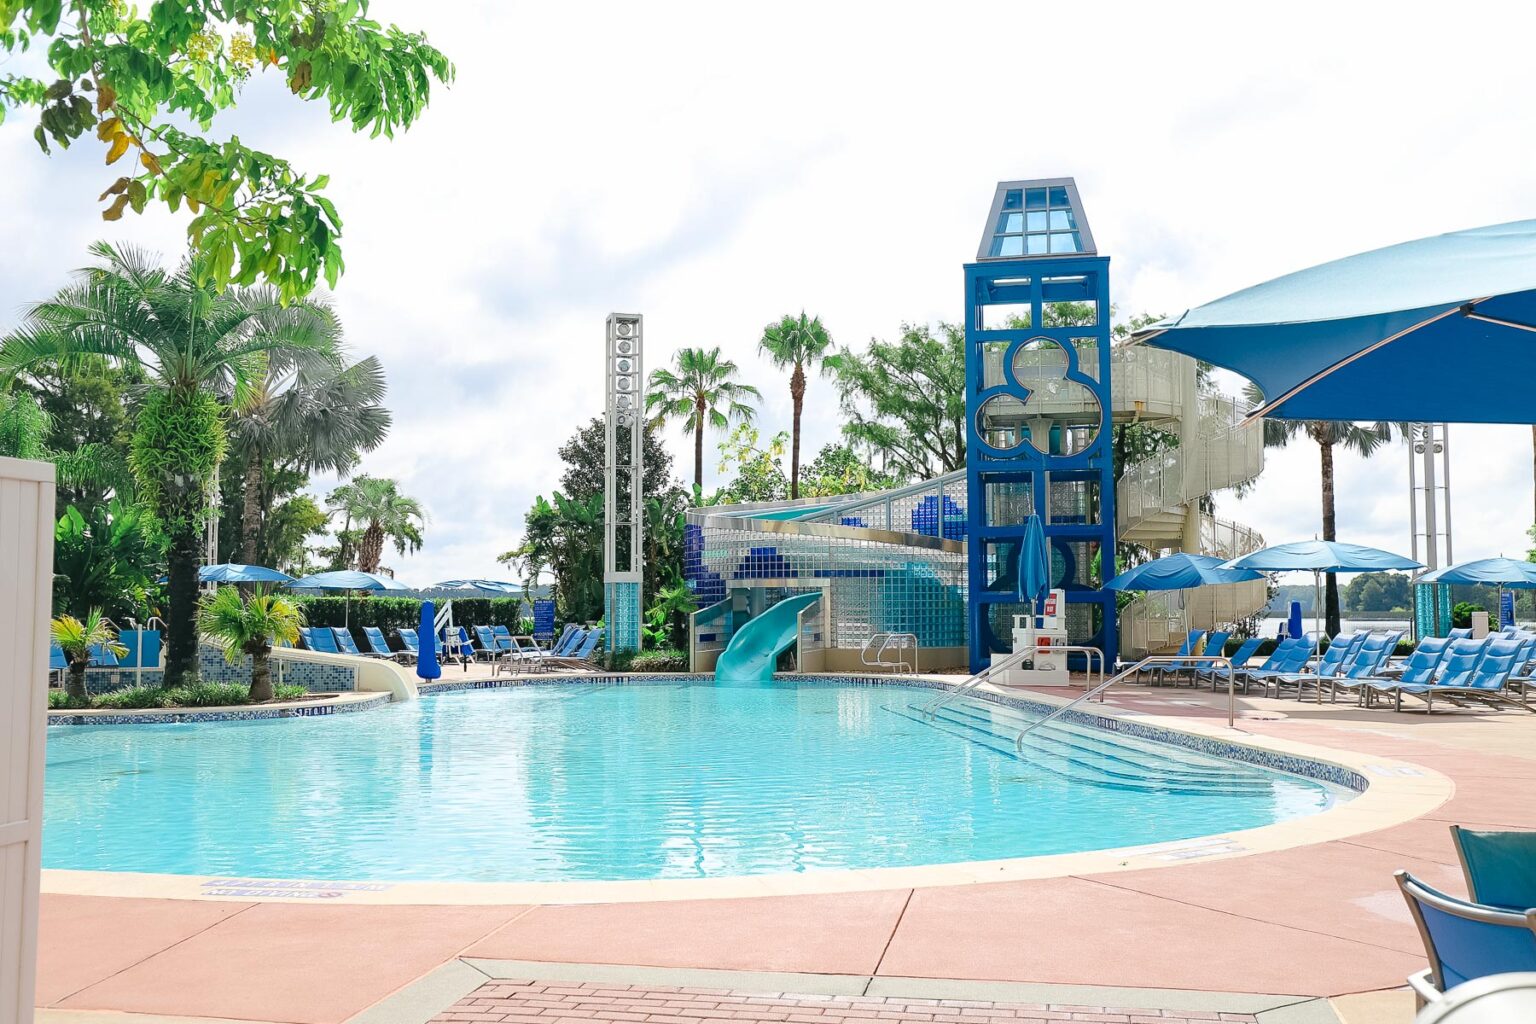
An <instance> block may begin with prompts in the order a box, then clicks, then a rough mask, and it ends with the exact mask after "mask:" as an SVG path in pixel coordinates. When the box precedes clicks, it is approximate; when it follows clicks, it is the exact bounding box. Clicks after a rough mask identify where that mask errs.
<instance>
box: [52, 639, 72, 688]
mask: <svg viewBox="0 0 1536 1024" xmlns="http://www.w3.org/2000/svg"><path fill="white" fill-rule="evenodd" d="M68 671H69V659H68V658H66V657H65V656H64V648H62V647H60V646H59V645H58V644H57V643H53V642H51V641H50V642H49V644H48V685H49V686H54V685H59V686H62V685H63V683H64V673H65V672H68ZM54 673H58V677H57V678H55V677H54Z"/></svg>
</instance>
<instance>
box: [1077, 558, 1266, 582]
mask: <svg viewBox="0 0 1536 1024" xmlns="http://www.w3.org/2000/svg"><path fill="white" fill-rule="evenodd" d="M1263 578H1264V574H1263V573H1260V572H1256V571H1255V570H1253V569H1228V568H1225V566H1224V563H1223V562H1222V560H1221V559H1220V558H1217V557H1215V556H1214V555H1193V554H1189V553H1187V552H1180V553H1179V554H1176V555H1168V556H1167V557H1166V558H1155V559H1153V560H1152V561H1150V562H1143V563H1141V564H1140V565H1138V566H1136V567H1135V568H1133V569H1127V570H1126V571H1125V572H1123V573H1121V574H1120V575H1118V576H1116V577H1115V578H1114V579H1112V580H1110V581H1109V582H1107V583H1105V584H1104V589H1105V590H1190V589H1192V588H1194V587H1205V586H1213V585H1218V584H1223V583H1248V582H1250V581H1252V580H1261V579H1263Z"/></svg>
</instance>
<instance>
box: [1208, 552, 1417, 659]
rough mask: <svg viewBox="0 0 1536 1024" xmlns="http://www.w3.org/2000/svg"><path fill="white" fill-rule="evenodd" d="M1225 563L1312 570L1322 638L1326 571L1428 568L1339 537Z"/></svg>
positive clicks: (1316, 620)
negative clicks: (1324, 576) (1323, 592)
mask: <svg viewBox="0 0 1536 1024" xmlns="http://www.w3.org/2000/svg"><path fill="white" fill-rule="evenodd" d="M1222 565H1223V567H1224V568H1227V569H1256V570H1258V571H1259V572H1310V573H1311V574H1312V584H1313V587H1314V588H1316V591H1317V603H1316V604H1315V605H1314V606H1313V609H1312V611H1313V615H1312V618H1313V624H1314V626H1315V627H1316V629H1317V634H1318V637H1319V638H1321V637H1322V634H1323V630H1322V615H1323V597H1322V589H1323V573H1325V572H1384V571H1386V570H1390V569H1422V568H1424V566H1423V565H1422V564H1421V563H1419V562H1415V561H1414V560H1413V559H1411V558H1404V557H1403V556H1402V555H1394V554H1393V553H1392V552H1390V551H1383V550H1382V549H1381V548H1373V547H1367V546H1366V545H1364V544H1347V543H1344V542H1343V541H1336V540H1298V541H1292V542H1291V543H1289V544H1276V545H1275V546H1274V547H1268V548H1260V549H1259V550H1258V551H1254V552H1252V553H1250V554H1246V555H1242V556H1241V557H1238V558H1233V559H1231V560H1229V561H1227V562H1224V563H1222Z"/></svg>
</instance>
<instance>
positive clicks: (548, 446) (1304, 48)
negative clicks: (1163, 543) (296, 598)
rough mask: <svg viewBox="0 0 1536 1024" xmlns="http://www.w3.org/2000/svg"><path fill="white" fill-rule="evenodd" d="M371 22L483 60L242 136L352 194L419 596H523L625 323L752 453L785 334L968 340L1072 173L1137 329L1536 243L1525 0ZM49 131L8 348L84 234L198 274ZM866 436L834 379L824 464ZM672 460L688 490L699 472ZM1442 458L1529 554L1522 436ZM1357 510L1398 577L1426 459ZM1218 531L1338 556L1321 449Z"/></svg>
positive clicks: (819, 411)
mask: <svg viewBox="0 0 1536 1024" xmlns="http://www.w3.org/2000/svg"><path fill="white" fill-rule="evenodd" d="M374 13H375V14H376V15H377V16H379V17H380V18H382V19H383V20H392V21H396V22H398V23H400V24H401V25H403V26H406V27H411V28H420V29H424V30H425V31H426V32H427V33H428V34H429V36H430V37H431V39H432V40H433V41H434V42H435V43H436V44H437V45H438V46H440V47H441V48H442V49H444V50H445V51H446V52H447V53H448V54H449V55H450V56H451V57H452V58H453V60H454V61H455V62H456V64H457V66H458V80H457V81H456V82H455V83H454V85H453V87H452V88H451V89H448V90H445V91H442V92H441V93H439V95H438V96H437V97H436V98H435V99H434V100H433V103H432V107H431V109H430V111H429V112H428V114H427V116H426V117H425V119H424V120H423V121H422V122H421V123H420V124H419V125H418V127H417V128H415V129H414V130H412V131H411V132H410V133H409V134H408V135H406V136H404V137H402V138H400V139H398V140H395V141H393V142H387V141H383V140H368V139H366V138H359V137H353V136H351V135H350V134H349V133H348V132H347V131H346V129H344V128H342V127H339V126H333V125H330V124H329V123H328V122H327V120H326V117H325V114H324V111H323V110H322V109H320V108H318V107H316V106H314V105H305V104H303V103H301V102H299V101H297V100H296V99H294V98H292V97H290V96H288V95H287V93H286V90H285V89H284V88H283V87H282V83H281V82H280V81H279V80H278V78H277V76H276V75H275V74H274V75H267V76H265V77H263V76H257V79H256V80H255V81H253V83H252V85H251V86H249V87H248V88H247V90H246V94H245V97H244V101H243V103H242V107H241V109H240V110H239V111H237V112H235V113H232V114H229V115H226V116H225V117H223V118H222V119H221V120H220V122H219V123H218V125H217V130H220V131H226V132H234V133H238V134H239V135H240V136H241V137H242V138H243V139H245V140H246V141H247V142H249V143H251V144H254V145H256V146H258V147H260V148H264V149H269V150H272V151H274V152H278V153H282V154H285V155H288V156H290V157H292V158H293V159H294V161H295V163H296V164H298V165H299V166H301V167H303V168H306V169H308V170H313V171H322V170H323V171H327V172H329V173H330V175H331V180H332V186H331V192H330V194H331V195H332V197H333V199H334V200H335V202H336V203H337V205H338V206H339V207H340V209H341V213H342V216H343V217H344V218H345V220H346V231H345V237H344V239H343V242H344V246H345V251H346V259H347V266H348V269H347V273H346V276H345V277H344V278H343V280H342V282H341V284H340V286H339V287H338V289H337V291H336V294H335V299H336V302H337V304H338V305H339V308H340V310H341V313H342V315H343V317H344V320H345V322H346V325H347V330H348V335H349V338H350V341H351V344H352V345H353V347H354V348H355V349H356V350H357V351H358V352H359V353H376V354H378V355H379V356H380V357H381V358H382V359H383V361H384V364H385V367H386V368H387V370H388V371H389V376H390V385H391V392H390V404H391V406H392V408H393V409H394V412H395V429H394V432H393V434H392V436H391V437H390V439H389V441H388V442H387V443H386V444H385V445H384V447H382V448H381V449H379V450H378V451H376V452H375V453H373V454H372V455H370V456H369V457H368V459H367V461H366V463H365V467H364V468H365V470H366V471H367V472H370V473H373V474H378V475H385V476H393V477H396V478H398V479H399V480H400V481H401V482H402V484H403V486H404V488H405V490H406V491H408V492H409V493H411V494H413V495H416V496H418V497H419V498H421V499H422V500H423V501H424V502H425V503H426V505H427V507H428V508H429V509H430V511H431V515H432V522H431V526H430V528H429V530H428V531H427V545H426V547H425V548H424V549H423V550H422V551H421V552H420V553H418V554H416V555H414V556H412V557H408V558H396V559H394V560H393V563H394V565H395V567H396V569H397V571H398V574H399V575H400V576H401V578H403V579H405V580H407V581H410V582H414V583H426V582H430V581H433V580H437V579H442V578H445V577H451V576H504V575H505V572H504V571H503V570H500V569H499V568H498V567H497V565H496V564H495V562H494V557H495V555H496V554H497V553H498V552H500V551H504V550H506V549H507V548H509V547H511V546H513V545H514V544H515V543H516V542H517V540H518V538H519V536H520V534H521V532H522V516H523V512H524V510H525V509H526V508H527V507H528V505H529V503H530V501H531V499H532V498H533V496H534V495H535V494H538V493H548V491H549V490H550V489H551V488H552V487H553V486H554V484H555V481H556V479H557V478H558V476H559V474H560V465H559V461H558V459H557V457H556V455H555V448H556V447H557V446H558V444H559V443H560V442H561V441H562V440H563V439H565V438H566V437H567V436H569V435H570V433H571V432H572V431H573V430H574V429H575V428H576V427H577V426H578V425H579V424H581V423H583V422H585V421H586V420H587V419H588V418H589V417H591V416H593V415H595V414H597V413H598V412H599V411H600V407H601V393H602V392H601V387H602V380H601V376H600V359H601V353H602V337H603V319H604V317H605V316H606V314H607V313H608V312H610V311H612V310H623V311H639V312H643V313H644V314H645V316H646V326H647V343H648V351H649V355H650V360H651V362H652V364H653V365H654V364H655V363H656V362H657V361H658V360H659V359H664V358H667V357H669V356H670V354H671V352H672V350H673V349H674V348H676V347H679V346H698V345H703V346H713V345H719V346H721V347H722V348H723V349H724V350H725V352H726V353H727V354H728V355H730V356H731V357H733V358H735V359H736V360H738V361H739V362H740V363H741V364H742V366H743V367H744V369H745V372H746V375H747V376H748V377H749V378H750V379H752V380H754V381H756V382H757V383H758V384H759V385H760V386H761V387H762V388H763V389H764V392H765V394H766V396H767V401H766V402H765V405H764V408H763V410H762V413H761V416H760V419H761V421H762V423H763V425H764V426H765V427H766V428H767V429H768V430H769V431H770V432H771V431H772V430H776V429H779V428H781V427H787V425H788V421H789V400H788V393H787V391H788V389H787V385H786V384H785V382H784V381H783V380H782V378H780V377H779V376H778V375H777V374H776V372H775V371H773V370H772V368H771V367H769V366H768V364H767V363H766V362H764V361H762V360H760V359H759V358H758V356H757V355H756V342H757V338H758V336H759V334H760V332H761V328H762V326H763V325H764V324H765V323H767V322H768V321H770V320H772V319H775V318H777V317H778V316H779V315H780V314H782V313H784V312H789V311H798V310H800V309H801V308H805V309H807V310H810V311H812V312H815V313H818V314H820V315H821V317H822V318H823V320H824V321H825V323H826V324H827V326H828V327H829V328H830V330H831V332H832V334H833V336H834V338H835V339H836V340H837V341H838V342H840V343H845V344H863V343H864V342H865V341H867V340H868V339H869V338H870V337H871V336H879V337H890V336H892V335H894V334H895V333H896V332H897V330H898V328H899V326H900V324H901V323H902V322H903V321H937V320H939V319H954V318H957V317H958V316H959V310H960V300H961V274H960V266H961V264H962V263H963V262H965V261H966V260H967V259H969V258H971V257H972V256H973V255H974V252H975V247H976V243H977V239H978V237H979V235H980V233H981V229H982V221H983V220H984V217H985V214H986V211H987V206H988V202H989V201H990V198H991V195H992V187H993V184H994V182H996V181H997V180H999V179H1005V178H1026V177H1045V176H1057V175H1073V176H1075V177H1076V178H1077V181H1078V185H1079V188H1080V190H1081V193H1082V196H1083V200H1084V203H1085V205H1086V207H1087V212H1088V216H1089V218H1090V219H1091V221H1092V224H1093V229H1094V234H1095V237H1096V239H1097V241H1098V244H1099V249H1100V251H1101V252H1103V253H1107V254H1109V255H1110V256H1111V257H1112V259H1113V262H1112V280H1113V284H1114V289H1113V290H1114V300H1115V302H1116V304H1117V305H1118V307H1119V310H1120V312H1121V313H1122V314H1129V313H1133V312H1163V313H1173V312H1177V311H1180V310H1182V309H1184V308H1186V307H1188V306H1191V305H1195V304H1198V303H1201V302H1204V301H1207V300H1209V299H1212V298H1215V297H1217V296H1220V295H1223V294H1225V293H1227V292H1230V291H1233V290H1235V289H1237V288H1240V287H1243V286H1245V285H1248V284H1252V283H1255V282H1257V281H1261V280H1264V279H1267V278H1269V277H1272V276H1274V275H1277V274H1280V273H1284V272H1286V271H1289V270H1293V269H1296V268H1299V267H1301V266H1306V265H1309V264H1312V263H1317V262H1321V261H1323V260H1327V259H1332V258H1335V257H1338V256H1343V255H1347V254H1349V253H1352V252H1356V251H1360V250H1363V249H1368V248H1373V247H1376V246H1379V245H1384V244H1388V243H1392V242H1396V241H1401V240H1404V239H1407V238H1413V237H1418V236H1421V235H1426V234H1433V233H1436V232H1440V231H1445V230H1451V229H1454V228H1460V227H1467V226H1472V225H1479V224H1487V223H1495V222H1499V221H1506V220H1514V219H1519V218H1526V217H1531V216H1536V183H1533V179H1532V173H1531V168H1532V167H1533V166H1536V131H1533V128H1536V125H1533V123H1532V122H1533V119H1536V106H1533V104H1532V102H1531V99H1532V95H1533V89H1532V84H1533V81H1532V80H1533V78H1536V63H1533V62H1532V61H1531V60H1530V55H1529V40H1530V39H1531V38H1532V30H1533V28H1536V11H1533V9H1532V8H1531V7H1530V6H1529V5H1523V4H1515V3H1510V4H1507V5H1495V4H1478V3H1461V4H1458V5H1457V7H1456V22H1455V25H1454V26H1453V25H1449V24H1447V21H1446V18H1445V8H1444V7H1443V5H1438V4H1436V5H1424V6H1423V7H1416V6H1415V5H1411V4H1401V3H1399V4H1390V5H1388V4H1380V5H1378V4H1360V5H1355V4H1341V3H1337V2H1332V3H1326V4H1311V3H1290V4H1286V5H1283V6H1279V7H1277V6H1272V5H1268V6H1266V7H1265V8H1263V12H1262V13H1261V9H1260V8H1259V7H1258V6H1257V5H1247V4H1232V3H1220V4H1191V3H1184V4H1177V5H1174V4H1146V3H1124V4H1112V3H1101V4H1093V5H1086V4H1061V3H1057V4H1049V5H1047V4H1034V3H1026V2H1021V0H1014V2H1012V3H1000V4H982V3H965V4H926V3H925V4H914V3H902V2H893V0H886V2H882V3H878V4H877V3H851V2H850V3H837V4H831V3H825V2H821V3H794V2H780V3H775V4H772V5H756V6H747V5H729V4H720V3H699V4H673V3H665V2H657V3H650V4H644V5H636V4H619V3H611V4H607V3H594V4H547V3H545V4H538V3H525V2H517V3H505V2H456V3H442V2H439V3H425V2H418V3H411V2H406V0H376V2H375V4H374ZM1459 26H1468V27H1467V28H1462V27H1459ZM30 136H31V122H30V121H24V120H23V119H20V118H17V119H12V120H11V121H10V122H8V123H7V124H5V125H4V126H0V180H3V182H4V186H5V193H6V202H5V203H4V207H3V210H4V212H3V214H0V225H3V227H4V237H5V238H6V242H5V243H4V244H3V245H0V329H3V328H5V327H8V326H9V325H10V323H11V322H12V321H13V319H14V316H15V313H16V311H17V309H18V307H20V306H21V305H22V304H23V303H24V302H26V301H28V300H32V299H36V298H39V297H41V296H43V295H46V294H47V293H49V292H50V291H51V290H52V289H53V288H54V287H55V286H56V285H57V284H58V283H59V282H60V281H61V280H62V278H63V276H64V275H65V273H66V272H67V271H68V270H69V269H70V268H73V267H75V266H78V265H80V264H81V263H82V262H83V252H84V248H85V246H86V244H87V243H88V242H90V241H91V240H92V239H94V238H98V237H113V238H119V239H126V240H131V241H134V242H137V243H139V244H143V245H147V246H150V247H153V248H157V249H159V250H161V251H164V252H166V253H167V254H168V255H169V256H170V257H171V258H174V254H176V253H177V252H178V251H179V250H180V248H181V245H182V242H181V237H182V235H181V232H182V229H183V227H184V223H182V222H181V221H179V220H178V219H177V218H174V217H172V216H170V215H168V214H159V213H154V214H150V215H147V216H144V217H141V218H140V217H134V216H132V215H130V216H128V217H125V218H124V219H123V220H122V221H121V222H118V223H117V224H112V225H108V224H103V223H102V222H101V221H100V220H99V219H97V216H96V209H97V204H95V203H94V199H95V195H96V193H97V192H99V191H100V190H101V188H102V187H104V186H105V184H107V183H108V182H109V181H110V180H111V177H112V176H113V175H112V174H110V173H109V172H108V171H107V170H106V168H104V167H102V166H101V165H100V163H99V161H100V158H101V157H100V152H99V149H98V148H97V147H93V146H80V147H76V149H75V150H72V151H70V152H69V153H67V154H63V155H61V156H55V157H54V158H52V159H46V158H44V157H43V156H42V155H41V154H40V153H39V152H38V151H37V150H36V147H35V146H34V144H33V142H32V141H31V137H30ZM1468 358H1474V359H1475V354H1468V353H1448V354H1447V359H1448V360H1452V359H1468ZM1429 376H1430V379H1432V376H1433V372H1432V368H1431V372H1430V374H1429ZM1533 408H1536V405H1533ZM839 426H840V424H839V417H838V413H837V409H836V402H835V401H834V397H833V394H832V392H831V389H830V386H829V385H828V384H826V383H825V382H823V381H820V380H813V381H812V383H811V387H810V394H809V398H808V408H807V415H806V424H805V429H806V435H807V436H806V447H807V448H808V449H809V451H810V452H814V451H815V450H816V449H817V448H818V447H819V446H820V445H821V444H822V443H823V442H824V441H827V440H831V439H833V438H835V437H836V436H837V433H838V430H839ZM668 440H669V443H670V444H671V446H672V448H673V451H674V453H675V454H676V455H677V457H678V465H679V469H680V470H681V471H682V472H683V473H686V472H687V467H688V465H689V460H690V453H691V448H690V444H689V441H688V440H687V439H686V438H684V437H683V436H682V435H681V434H680V433H677V434H669V438H668ZM712 444H713V441H711V445H712ZM1452 445H1453V451H1454V460H1453V470H1452V471H1453V479H1454V484H1455V545H1456V555H1457V556H1458V557H1459V558H1461V557H1476V556H1481V555H1489V554H1497V553H1500V552H1503V553H1508V554H1514V553H1517V552H1523V551H1524V550H1525V546H1526V545H1525V540H1524V533H1525V529H1526V528H1527V527H1528V526H1529V525H1530V523H1531V520H1532V512H1531V508H1532V478H1531V443H1530V433H1529V430H1528V429H1526V428H1524V427H1471V426H1463V427H1453V428H1452ZM712 451H713V449H712V447H711V452H712ZM710 469H711V471H712V470H713V465H711V466H710ZM712 477H713V474H712V472H711V480H710V481H709V482H710V483H712V482H713V479H712ZM1339 481H1340V482H1339V486H1340V500H1339V512H1340V535H1341V537H1343V538H1344V539H1352V540H1358V541H1362V542H1366V543H1372V544H1378V545H1381V546H1385V547H1388V548H1394V549H1398V550H1404V551H1406V549H1407V547H1408V519H1407V462H1406V455H1405V454H1404V452H1403V450H1402V449H1401V448H1393V449H1390V450H1388V451H1386V452H1384V453H1383V454H1381V455H1379V456H1377V457H1376V458H1374V459H1372V460H1370V461H1369V462H1364V461H1361V460H1359V459H1355V458H1352V457H1347V456H1346V457H1344V458H1342V459H1341V460H1340V465H1339ZM325 483H326V482H321V485H320V490H321V491H322V493H323V490H324V487H325ZM1218 504H1219V511H1220V513H1221V514H1222V515H1224V516H1228V517H1231V518H1234V519H1238V520H1240V521H1243V522H1246V523H1249V524H1251V525H1253V526H1255V527H1257V528H1259V529H1260V530H1262V531H1263V532H1264V533H1265V534H1266V536H1267V537H1268V538H1269V539H1270V540H1272V541H1280V540H1289V539H1297V538H1302V537H1310V536H1312V535H1313V534H1314V533H1315V532H1316V531H1317V529H1318V519H1319V499H1318V488H1317V453H1316V449H1315V447H1313V446H1309V445H1306V444H1298V445H1296V446H1295V447H1294V448H1292V449H1288V450H1285V451H1282V452H1278V453H1275V454H1274V455H1273V457H1272V459H1271V462H1270V466H1269V468H1268V470H1267V471H1266V473H1265V475H1264V477H1263V479H1262V480H1261V481H1260V483H1259V484H1258V486H1257V487H1255V488H1254V490H1253V491H1252V492H1251V493H1250V494H1249V495H1248V496H1247V497H1246V498H1244V499H1242V500H1236V499H1234V498H1232V497H1231V496H1225V497H1222V498H1220V499H1218Z"/></svg>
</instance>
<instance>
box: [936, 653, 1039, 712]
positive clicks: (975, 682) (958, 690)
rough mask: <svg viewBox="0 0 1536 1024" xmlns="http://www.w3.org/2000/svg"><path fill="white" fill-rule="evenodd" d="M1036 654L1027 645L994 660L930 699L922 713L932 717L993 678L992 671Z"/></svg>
mask: <svg viewBox="0 0 1536 1024" xmlns="http://www.w3.org/2000/svg"><path fill="white" fill-rule="evenodd" d="M1034 656H1035V649H1034V648H1033V647H1026V648H1024V649H1023V650H1022V651H1014V652H1013V653H1012V654H1010V655H1008V656H1007V657H1006V658H1004V659H1002V660H1001V661H994V662H993V663H992V664H990V665H988V666H987V667H986V668H984V669H982V670H981V671H980V672H977V673H976V674H975V675H973V676H971V677H970V678H969V679H967V680H965V681H964V682H963V683H961V684H960V685H959V686H957V687H955V688H954V689H953V690H946V691H944V692H943V693H941V694H939V695H938V696H937V697H935V698H934V699H933V700H931V701H929V702H928V703H927V704H924V705H923V706H922V708H921V713H922V714H924V715H927V716H930V717H931V716H932V715H933V713H934V712H935V711H937V710H939V708H942V707H943V706H944V705H946V704H948V703H950V702H952V701H956V700H959V699H960V698H961V697H964V696H965V695H966V694H968V693H970V692H971V691H972V690H975V689H976V688H977V687H978V686H980V685H981V684H982V683H984V682H986V681H987V680H988V679H991V678H992V673H994V672H999V671H1002V670H1003V669H1009V668H1012V667H1013V666H1015V665H1018V664H1020V663H1021V662H1023V661H1024V660H1026V659H1028V658H1033V657H1034Z"/></svg>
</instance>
